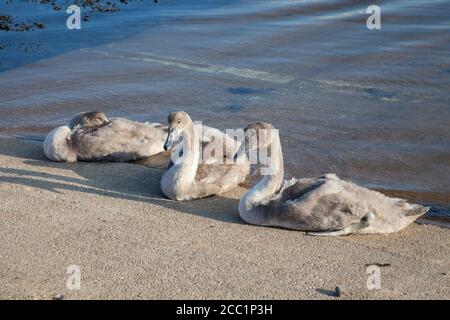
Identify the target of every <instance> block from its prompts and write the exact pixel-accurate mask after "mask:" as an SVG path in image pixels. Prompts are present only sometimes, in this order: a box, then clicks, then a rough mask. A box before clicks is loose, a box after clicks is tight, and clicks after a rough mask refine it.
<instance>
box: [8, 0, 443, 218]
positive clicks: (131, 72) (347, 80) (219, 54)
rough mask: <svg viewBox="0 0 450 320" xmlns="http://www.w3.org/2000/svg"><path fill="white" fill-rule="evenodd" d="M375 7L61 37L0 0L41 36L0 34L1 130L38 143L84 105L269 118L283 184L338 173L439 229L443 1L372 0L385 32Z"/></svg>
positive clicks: (147, 15)
mask: <svg viewBox="0 0 450 320" xmlns="http://www.w3.org/2000/svg"><path fill="white" fill-rule="evenodd" d="M56 2H58V1H56ZM69 2H70V1H69ZM205 2H206V4H205ZM59 3H66V1H59ZM371 4H372V1H355V0H352V1H294V0H272V1H268V0H236V1H192V0H189V1H187V0H186V1H182V0H180V1H177V0H171V1H170V0H167V1H160V3H156V4H155V3H151V2H149V1H131V0H130V3H129V4H128V5H122V4H119V6H120V11H118V12H114V13H93V14H91V15H90V21H88V22H84V21H82V29H81V30H72V31H69V30H67V29H66V27H65V19H66V18H67V17H68V15H67V14H66V13H65V12H64V10H61V11H54V10H52V9H51V7H49V6H48V5H42V4H34V3H29V2H21V1H16V2H13V4H5V3H4V2H2V4H0V15H2V14H10V15H12V16H14V17H17V19H19V20H20V19H22V20H26V19H29V20H32V21H33V20H36V21H42V22H44V23H45V25H46V28H45V29H43V30H35V31H29V32H4V31H0V46H4V48H3V49H0V134H3V135H16V136H25V137H28V138H33V137H34V138H42V137H43V136H44V134H45V133H46V132H47V131H48V130H49V129H50V128H52V127H54V126H56V125H58V124H61V123H64V122H65V121H67V120H68V119H69V118H70V117H71V116H72V115H73V114H74V113H76V112H79V111H86V110H94V109H95V110H100V111H104V112H106V113H108V114H109V115H111V116H126V117H129V118H133V119H137V120H151V121H160V122H164V121H165V119H166V116H167V114H168V113H169V112H171V111H174V110H181V109H182V110H185V111H187V112H189V113H190V114H191V115H192V117H193V118H194V119H196V120H203V121H204V122H205V123H206V124H208V125H211V126H217V127H219V128H222V129H224V128H235V127H242V126H245V125H246V124H248V123H250V122H253V121H257V120H265V121H269V122H271V123H272V124H273V125H274V126H276V127H278V128H280V130H281V131H280V133H281V138H282V143H283V151H284V153H285V162H286V165H287V168H288V169H287V175H288V176H291V175H296V176H314V175H320V174H323V173H325V172H335V173H337V174H338V175H340V176H341V177H343V178H348V179H351V180H353V181H356V182H358V183H362V184H364V185H365V186H368V187H371V188H376V189H379V190H383V192H386V193H388V194H391V195H395V196H401V197H405V198H407V199H410V200H412V201H416V202H419V203H422V204H428V205H433V212H432V215H440V216H447V217H450V214H449V212H450V210H449V209H448V208H449V207H450V129H449V125H450V90H449V88H450V17H449V15H448V13H449V12H450V1H429V0H428V1H425V0H417V1H413V0H391V1H378V4H379V5H380V7H381V10H382V24H381V30H368V29H367V27H366V19H367V17H368V16H369V15H368V14H366V13H364V12H365V9H366V8H367V7H368V6H369V5H371ZM30 8H32V9H31V10H30ZM84 13H87V9H83V14H84Z"/></svg>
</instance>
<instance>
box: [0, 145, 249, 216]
mask: <svg viewBox="0 0 450 320" xmlns="http://www.w3.org/2000/svg"><path fill="white" fill-rule="evenodd" d="M25 145H26V146H25V147H24V146H23V145H22V144H21V143H19V142H17V145H16V146H17V147H14V143H13V146H11V145H10V144H8V143H6V144H4V143H2V142H1V141H0V154H3V155H7V156H11V157H16V158H21V159H23V163H24V164H26V165H28V166H32V167H33V169H35V170H28V169H20V168H14V167H12V166H10V167H1V168H0V182H7V183H13V184H17V185H23V186H29V187H33V188H40V189H44V190H47V191H50V192H54V193H59V194H61V195H62V196H63V194H64V191H65V190H67V191H74V192H82V193H89V194H96V195H101V196H106V197H111V198H116V199H124V200H131V201H139V202H143V203H148V204H152V205H157V206H160V207H165V208H169V209H173V210H176V211H179V212H184V213H188V214H191V215H196V216H201V217H205V218H209V219H212V220H217V221H222V222H228V223H235V224H245V223H244V222H243V221H242V220H241V218H240V217H239V213H238V210H237V208H238V205H239V199H234V198H230V197H227V196H214V197H209V198H204V199H198V200H194V201H189V202H177V201H173V200H170V199H167V198H165V196H164V195H163V193H162V191H161V189H160V180H161V177H162V175H163V173H164V170H163V169H161V167H163V166H164V161H163V160H162V158H161V156H159V157H160V158H158V159H157V160H156V161H152V160H151V159H150V160H147V161H141V162H140V165H138V164H123V163H106V162H77V163H58V162H51V161H49V160H47V159H46V158H45V156H44V154H43V151H42V147H41V145H40V144H35V143H33V144H28V143H27V144H25ZM155 163H156V164H157V168H154V167H151V165H154V164H155ZM55 168H59V169H65V170H71V171H73V172H74V173H75V174H76V177H73V176H65V175H60V174H55V173H52V170H51V169H55Z"/></svg>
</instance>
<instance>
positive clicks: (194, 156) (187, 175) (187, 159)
mask: <svg viewBox="0 0 450 320" xmlns="http://www.w3.org/2000/svg"><path fill="white" fill-rule="evenodd" d="M181 135H182V137H183V141H182V146H183V156H182V158H181V159H179V160H178V161H177V162H176V163H175V165H174V169H175V170H176V179H177V180H178V181H180V182H181V183H182V184H185V183H191V182H192V181H194V179H195V175H196V174H197V168H198V163H199V161H200V151H199V150H200V140H199V138H198V133H197V130H195V129H194V124H193V123H192V122H191V123H190V124H189V125H188V126H187V128H185V129H184V130H183V132H182V133H181Z"/></svg>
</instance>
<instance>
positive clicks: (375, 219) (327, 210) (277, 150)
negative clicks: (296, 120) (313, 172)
mask: <svg viewBox="0 0 450 320" xmlns="http://www.w3.org/2000/svg"><path fill="white" fill-rule="evenodd" d="M268 125H269V124H264V127H265V128H267V126H268ZM255 126H256V127H258V128H257V129H258V130H259V129H260V128H261V127H262V126H261V125H254V126H252V127H253V128H255ZM258 143H259V147H261V148H265V147H268V146H270V147H271V148H272V156H274V157H275V158H274V161H273V172H272V174H271V175H267V176H265V177H264V178H263V179H262V180H261V181H260V182H259V183H258V184H257V185H256V186H255V187H253V188H252V189H250V190H249V191H248V192H247V193H246V194H245V195H244V196H243V197H242V198H241V200H240V203H239V213H240V215H241V217H242V219H243V220H245V221H246V222H248V223H251V224H255V225H262V226H275V227H282V228H287V229H294V230H302V231H310V234H312V235H322V236H340V235H347V234H351V233H360V234H372V233H391V232H397V231H399V230H401V229H403V228H405V227H406V226H408V225H409V224H411V223H412V222H413V221H414V220H416V219H417V218H418V217H419V216H421V215H423V214H424V213H426V212H427V210H428V209H427V208H426V207H423V206H420V205H416V204H409V203H407V202H406V201H405V200H403V199H398V198H390V197H387V196H385V195H383V194H381V193H380V192H376V191H373V190H369V189H367V188H364V187H361V186H358V185H356V184H354V183H352V182H349V181H344V180H341V179H339V178H338V177H337V176H336V175H335V174H327V175H324V176H321V177H318V178H312V179H309V178H308V179H292V180H290V181H286V180H284V179H283V155H282V150H281V145H280V140H279V135H278V132H277V131H272V133H271V137H270V138H269V139H267V144H260V141H258Z"/></svg>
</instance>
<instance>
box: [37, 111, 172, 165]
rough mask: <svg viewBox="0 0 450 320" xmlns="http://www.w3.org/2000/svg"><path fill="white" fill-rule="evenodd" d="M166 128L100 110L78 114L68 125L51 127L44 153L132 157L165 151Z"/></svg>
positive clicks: (60, 157)
mask: <svg viewBox="0 0 450 320" xmlns="http://www.w3.org/2000/svg"><path fill="white" fill-rule="evenodd" d="M166 134H167V128H166V127H164V126H162V125H161V124H151V123H141V122H137V121H131V120H127V119H123V118H113V119H109V118H108V117H107V116H106V115H105V114H104V113H101V112H87V113H80V114H78V115H76V116H75V117H74V118H73V119H72V120H71V121H70V122H69V125H68V126H61V127H58V128H56V129H54V130H52V131H51V132H50V133H49V134H48V135H47V137H46V139H45V141H44V153H45V155H46V156H47V158H48V159H50V160H53V161H62V162H64V161H67V162H74V161H77V160H82V161H131V160H138V159H143V158H147V157H150V156H152V155H154V154H157V153H159V152H162V151H163V144H164V141H165V137H166Z"/></svg>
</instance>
